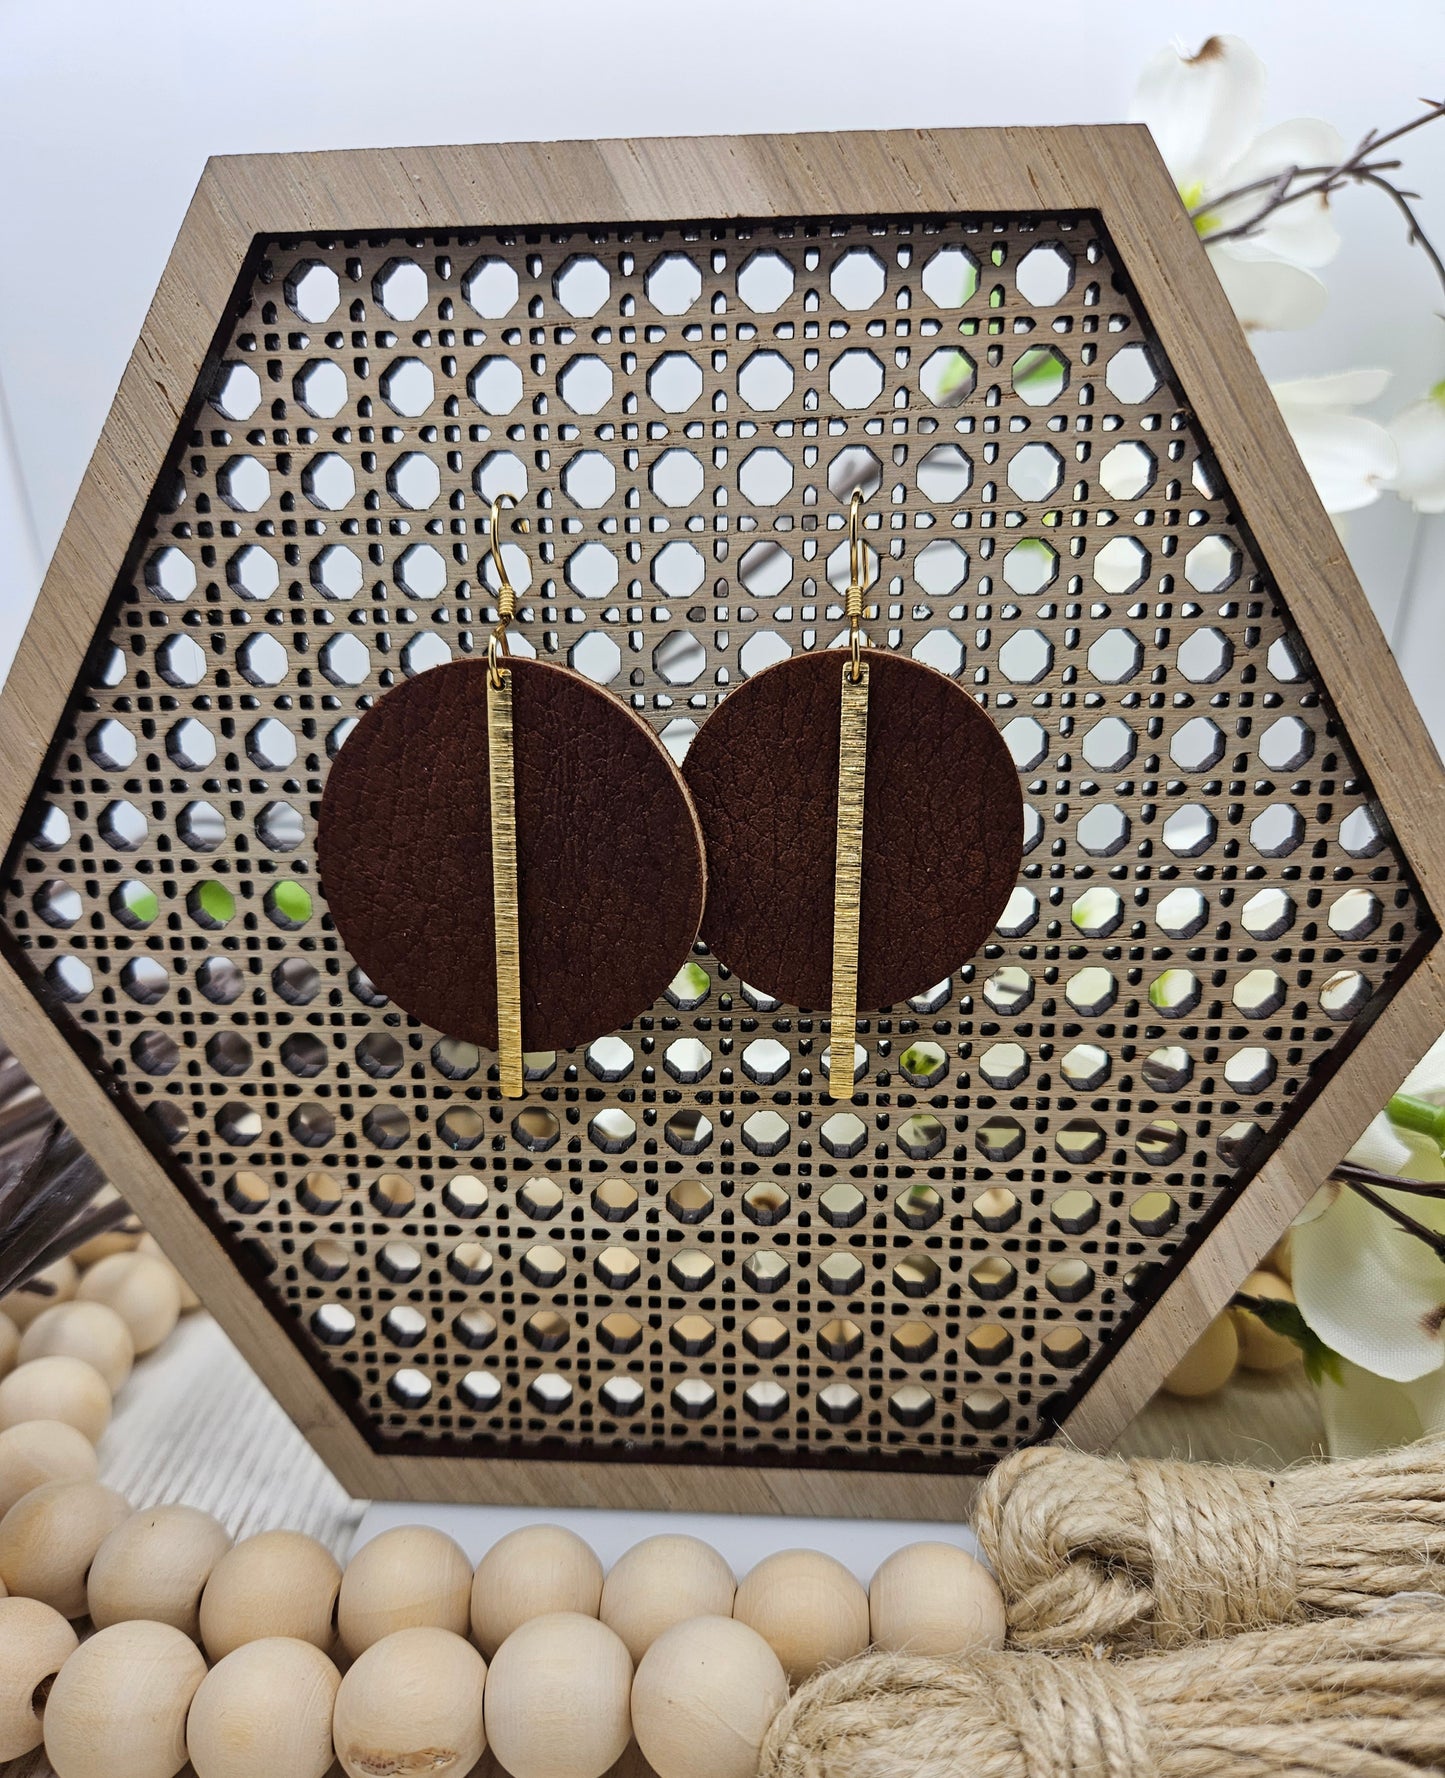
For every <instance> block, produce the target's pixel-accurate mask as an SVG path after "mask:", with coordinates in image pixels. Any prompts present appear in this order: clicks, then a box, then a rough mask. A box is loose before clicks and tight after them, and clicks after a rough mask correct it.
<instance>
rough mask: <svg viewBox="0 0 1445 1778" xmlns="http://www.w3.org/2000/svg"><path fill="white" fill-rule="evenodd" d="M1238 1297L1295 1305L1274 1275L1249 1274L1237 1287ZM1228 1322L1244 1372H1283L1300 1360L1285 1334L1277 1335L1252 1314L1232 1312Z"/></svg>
mask: <svg viewBox="0 0 1445 1778" xmlns="http://www.w3.org/2000/svg"><path fill="white" fill-rule="evenodd" d="M1239 1294H1240V1295H1241V1296H1258V1297H1267V1298H1270V1299H1272V1300H1273V1301H1275V1302H1279V1303H1292V1302H1293V1301H1294V1292H1293V1290H1291V1289H1290V1287H1289V1285H1288V1284H1286V1283H1285V1281H1284V1279H1283V1278H1281V1277H1279V1276H1277V1275H1276V1274H1275V1273H1274V1272H1264V1271H1260V1272H1251V1273H1250V1274H1249V1276H1248V1277H1247V1278H1246V1279H1245V1281H1244V1283H1243V1284H1241V1285H1240V1287H1239ZM1231 1319H1232V1320H1233V1322H1234V1331H1235V1333H1236V1335H1237V1336H1238V1338H1239V1362H1240V1364H1242V1365H1243V1366H1244V1368H1245V1370H1247V1371H1282V1370H1284V1369H1286V1368H1287V1367H1288V1366H1289V1365H1292V1364H1295V1363H1297V1362H1298V1360H1299V1359H1300V1357H1301V1356H1302V1354H1301V1352H1300V1348H1299V1347H1298V1346H1297V1345H1296V1344H1295V1342H1294V1341H1293V1340H1292V1339H1291V1338H1290V1337H1289V1335H1288V1334H1282V1333H1276V1332H1275V1331H1274V1329H1273V1328H1272V1327H1267V1326H1266V1325H1265V1324H1264V1322H1263V1321H1261V1320H1260V1318H1259V1316H1258V1315H1256V1314H1254V1313H1253V1312H1252V1311H1251V1310H1249V1309H1234V1310H1232V1311H1231Z"/></svg>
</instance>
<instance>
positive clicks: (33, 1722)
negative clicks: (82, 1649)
mask: <svg viewBox="0 0 1445 1778" xmlns="http://www.w3.org/2000/svg"><path fill="white" fill-rule="evenodd" d="M76 1642H77V1638H76V1634H75V1631H74V1630H72V1629H71V1627H70V1625H69V1624H68V1623H66V1621H65V1619H64V1618H63V1617H62V1616H61V1615H60V1613H59V1612H58V1611H54V1610H52V1609H51V1607H50V1606H48V1605H42V1604H41V1603H40V1601H39V1600H38V1599H0V1765H3V1764H4V1762H5V1761H6V1760H12V1759H19V1758H20V1756H21V1754H22V1753H29V1752H30V1750H31V1749H32V1748H33V1747H38V1746H39V1745H40V1742H41V1739H42V1736H43V1730H42V1729H41V1726H40V1712H39V1711H38V1710H37V1709H36V1708H35V1694H36V1693H37V1692H38V1691H39V1690H40V1688H41V1686H43V1685H45V1684H46V1683H47V1682H48V1681H49V1680H52V1679H54V1677H55V1675H56V1674H57V1673H58V1672H59V1671H60V1669H61V1667H62V1666H63V1665H64V1664H65V1662H66V1661H67V1660H68V1659H69V1657H70V1656H71V1655H73V1654H74V1653H75V1649H76Z"/></svg>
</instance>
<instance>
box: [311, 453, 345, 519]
mask: <svg viewBox="0 0 1445 1778" xmlns="http://www.w3.org/2000/svg"><path fill="white" fill-rule="evenodd" d="M301 491H302V492H303V493H304V494H305V496H306V498H307V499H308V500H309V501H310V502H311V504H312V505H313V506H319V507H320V508H321V510H322V511H323V512H340V511H341V510H342V508H343V507H346V506H350V504H351V502H352V500H353V499H355V497H356V472H355V470H353V469H352V467H351V465H350V464H349V463H348V462H347V461H346V459H345V457H342V456H340V455H338V454H337V452H335V451H322V452H321V453H320V454H319V455H318V456H315V457H313V458H312V459H311V461H310V462H309V463H308V464H307V465H306V467H305V468H304V469H303V470H302V471H301Z"/></svg>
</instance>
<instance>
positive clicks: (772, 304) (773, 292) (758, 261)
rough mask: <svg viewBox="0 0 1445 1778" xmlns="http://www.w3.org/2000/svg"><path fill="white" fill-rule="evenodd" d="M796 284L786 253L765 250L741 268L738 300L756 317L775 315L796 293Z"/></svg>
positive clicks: (744, 263) (748, 259)
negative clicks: (784, 254)
mask: <svg viewBox="0 0 1445 1778" xmlns="http://www.w3.org/2000/svg"><path fill="white" fill-rule="evenodd" d="M795 282H796V277H795V274H794V272H793V268H792V266H791V265H790V264H789V263H788V261H787V260H786V259H784V258H783V256H782V254H781V253H775V252H774V251H773V250H772V248H771V247H763V248H761V249H759V251H758V252H756V253H753V254H750V255H749V256H748V258H747V259H745V260H744V261H743V263H742V264H741V265H740V266H739V267H738V300H739V301H740V302H742V303H743V305H744V306H745V307H747V308H749V309H751V310H752V311H753V313H754V314H755V315H771V314H773V313H774V312H775V311H776V310H778V309H780V308H781V307H782V306H783V304H784V303H785V302H786V301H787V300H788V298H789V297H790V296H791V295H792V294H793V286H794V284H795Z"/></svg>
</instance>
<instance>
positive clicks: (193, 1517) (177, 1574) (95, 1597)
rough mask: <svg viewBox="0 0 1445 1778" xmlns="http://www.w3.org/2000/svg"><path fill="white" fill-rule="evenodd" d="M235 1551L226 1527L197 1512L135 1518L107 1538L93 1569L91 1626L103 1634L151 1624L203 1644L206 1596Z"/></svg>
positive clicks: (164, 1510) (178, 1509)
mask: <svg viewBox="0 0 1445 1778" xmlns="http://www.w3.org/2000/svg"><path fill="white" fill-rule="evenodd" d="M230 1547H231V1537H230V1533H229V1532H228V1531H227V1530H226V1529H225V1527H224V1526H223V1525H221V1524H220V1523H219V1521H218V1520H216V1519H213V1518H212V1517H211V1515H210V1514H209V1513H203V1512H199V1511H198V1510H197V1509H196V1508H195V1507H193V1506H156V1507H152V1508H151V1509H150V1510H149V1511H148V1512H142V1513H133V1514H132V1515H131V1517H130V1518H128V1519H126V1520H125V1521H124V1522H123V1523H122V1524H120V1525H117V1526H116V1528H115V1530H114V1531H112V1532H111V1534H110V1536H109V1537H107V1538H106V1540H105V1542H104V1543H103V1544H102V1545H101V1546H100V1548H99V1549H98V1550H97V1551H96V1552H95V1560H94V1562H92V1563H91V1565H90V1574H89V1577H88V1579H87V1581H86V1594H87V1598H88V1600H89V1603H90V1621H91V1623H93V1624H94V1625H95V1627H96V1629H97V1630H103V1629H105V1628H106V1627H107V1626H108V1625H110V1624H122V1623H125V1622H126V1621H127V1620H128V1619H132V1618H149V1619H151V1620H152V1621H153V1622H155V1623H161V1624H169V1625H170V1626H171V1627H172V1629H175V1630H180V1631H182V1632H184V1634H185V1635H187V1636H189V1637H190V1638H191V1639H192V1640H193V1641H195V1640H198V1639H199V1637H200V1633H201V1594H202V1593H203V1592H204V1591H205V1587H206V1582H207V1581H208V1580H209V1579H210V1578H211V1572H212V1570H213V1569H214V1568H215V1566H216V1564H217V1563H218V1562H219V1561H220V1559H221V1557H222V1556H224V1555H225V1553H226V1551H227V1550H229V1549H230Z"/></svg>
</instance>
